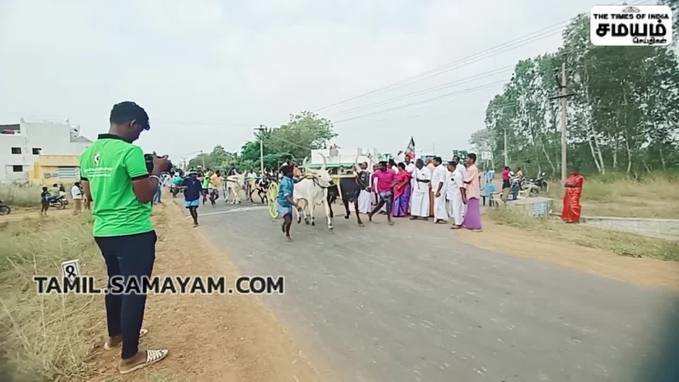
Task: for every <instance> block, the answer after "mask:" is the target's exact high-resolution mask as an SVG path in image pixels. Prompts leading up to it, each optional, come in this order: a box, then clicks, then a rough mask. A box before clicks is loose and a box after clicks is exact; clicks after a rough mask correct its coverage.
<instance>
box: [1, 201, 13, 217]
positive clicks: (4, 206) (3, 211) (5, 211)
mask: <svg viewBox="0 0 679 382" xmlns="http://www.w3.org/2000/svg"><path fill="white" fill-rule="evenodd" d="M10 212H12V209H11V208H9V206H8V205H7V204H5V203H3V202H2V200H0V215H9V213H10Z"/></svg>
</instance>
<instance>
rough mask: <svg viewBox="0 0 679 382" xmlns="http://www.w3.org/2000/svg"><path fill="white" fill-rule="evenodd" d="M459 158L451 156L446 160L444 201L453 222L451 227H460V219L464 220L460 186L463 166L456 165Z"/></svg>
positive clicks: (462, 179) (462, 181)
mask: <svg viewBox="0 0 679 382" xmlns="http://www.w3.org/2000/svg"><path fill="white" fill-rule="evenodd" d="M458 162H459V159H458V158H457V157H455V158H453V160H452V161H450V162H448V175H449V177H448V179H446V181H447V184H446V202H447V205H448V216H450V220H451V222H452V223H453V226H452V227H451V228H453V229H459V228H462V221H463V220H464V210H465V205H464V203H463V202H462V191H461V190H460V188H461V187H464V173H463V170H462V169H463V168H464V165H463V166H462V167H459V166H458V164H459V163H458Z"/></svg>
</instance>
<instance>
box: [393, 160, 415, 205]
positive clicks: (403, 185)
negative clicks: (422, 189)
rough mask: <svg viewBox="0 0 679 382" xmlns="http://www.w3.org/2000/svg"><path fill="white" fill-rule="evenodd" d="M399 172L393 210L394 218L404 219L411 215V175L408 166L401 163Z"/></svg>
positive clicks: (395, 180)
mask: <svg viewBox="0 0 679 382" xmlns="http://www.w3.org/2000/svg"><path fill="white" fill-rule="evenodd" d="M397 168H398V172H397V173H396V176H395V177H394V182H395V184H394V205H393V206H392V208H391V211H392V215H393V216H394V217H403V216H406V215H408V214H410V193H411V189H410V178H411V175H410V173H409V172H408V171H407V170H406V165H405V163H403V162H399V164H398V165H397Z"/></svg>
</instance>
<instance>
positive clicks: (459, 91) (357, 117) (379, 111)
mask: <svg viewBox="0 0 679 382" xmlns="http://www.w3.org/2000/svg"><path fill="white" fill-rule="evenodd" d="M503 82H504V80H500V81H493V82H489V83H486V84H483V85H479V86H475V87H471V88H468V89H461V90H457V91H454V92H450V93H446V94H442V95H439V96H436V97H432V98H428V99H425V100H422V101H417V102H411V103H407V104H404V105H399V106H394V107H390V108H387V109H382V110H377V111H373V112H370V113H366V114H361V115H357V116H354V117H349V118H345V119H340V120H339V121H335V122H334V123H335V124H338V123H343V122H347V121H352V120H354V119H359V118H364V117H368V116H371V115H375V114H381V113H386V112H389V111H395V110H400V109H405V108H407V107H411V106H417V105H421V104H424V103H429V102H433V101H436V100H439V99H441V98H445V97H449V96H451V95H455V94H460V93H465V92H470V91H475V90H480V89H482V88H484V87H487V86H492V85H496V84H499V83H503Z"/></svg>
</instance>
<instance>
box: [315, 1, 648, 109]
mask: <svg viewBox="0 0 679 382" xmlns="http://www.w3.org/2000/svg"><path fill="white" fill-rule="evenodd" d="M642 3H644V0H642V1H637V2H634V3H631V4H630V5H640V4H642ZM572 20H573V18H568V19H565V20H562V21H560V22H558V23H555V24H552V25H549V26H546V27H544V28H541V29H538V30H536V31H534V32H531V33H528V34H525V35H522V36H520V37H517V38H515V39H512V40H509V41H507V42H504V43H501V44H498V45H496V46H493V47H490V48H487V49H484V50H482V51H479V52H477V53H474V54H471V55H469V56H465V57H462V58H460V59H457V60H454V61H451V62H449V63H447V64H445V65H442V66H439V67H437V68H434V69H431V70H428V71H425V72H422V73H420V74H417V75H415V76H411V77H408V78H405V79H403V80H399V81H396V82H393V83H391V84H388V85H385V86H382V87H380V88H377V89H373V90H370V91H367V92H364V93H361V94H358V95H355V96H352V97H349V98H345V99H343V100H340V101H338V102H335V103H332V104H329V105H325V106H322V107H319V108H317V109H316V112H319V111H322V110H325V109H328V108H331V107H334V106H338V105H341V104H344V103H347V102H351V101H353V100H356V99H359V98H363V97H366V96H369V95H372V94H376V93H379V92H382V91H387V90H391V89H397V88H400V87H403V86H407V85H409V84H411V83H414V82H417V81H421V80H423V79H426V78H431V77H434V76H438V75H441V74H443V73H446V72H450V71H453V70H456V69H459V68H461V67H463V66H467V65H470V64H473V63H475V62H478V61H481V60H484V59H486V58H490V57H493V56H496V55H498V54H500V53H505V52H507V51H510V50H513V49H516V48H519V47H521V46H524V45H527V44H528V43H531V42H534V41H537V40H540V39H543V38H547V37H550V36H553V35H555V34H558V33H561V32H562V29H561V28H562V27H564V26H566V25H567V24H569V23H570V22H571V21H572Z"/></svg>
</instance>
